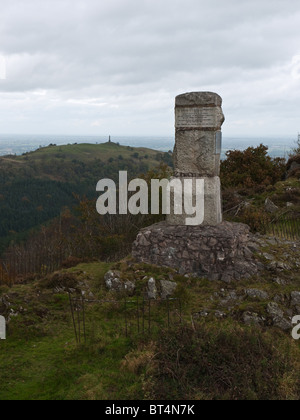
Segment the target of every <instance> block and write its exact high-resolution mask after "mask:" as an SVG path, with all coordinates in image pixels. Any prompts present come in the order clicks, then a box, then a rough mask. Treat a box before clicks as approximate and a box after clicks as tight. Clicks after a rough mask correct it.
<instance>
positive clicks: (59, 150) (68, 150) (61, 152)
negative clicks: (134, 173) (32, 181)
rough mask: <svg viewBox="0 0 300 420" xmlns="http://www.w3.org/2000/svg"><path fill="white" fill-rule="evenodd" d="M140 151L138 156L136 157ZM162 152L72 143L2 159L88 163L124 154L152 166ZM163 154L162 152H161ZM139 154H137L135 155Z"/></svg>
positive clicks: (109, 145) (18, 161)
mask: <svg viewBox="0 0 300 420" xmlns="http://www.w3.org/2000/svg"><path fill="white" fill-rule="evenodd" d="M136 153H138V157H134V156H133V155H135V154H136ZM157 153H161V152H158V151H155V150H152V149H148V148H145V147H138V148H133V147H128V146H120V145H117V144H116V143H103V144H89V143H84V144H70V145H65V146H51V147H49V146H48V147H43V148H41V149H38V150H36V151H34V152H30V153H27V154H25V155H23V156H16V157H15V158H11V157H9V158H6V157H2V158H1V159H2V160H3V162H4V163H5V161H7V162H10V163H14V162H15V163H16V164H20V163H25V162H26V161H27V160H28V159H29V160H32V161H45V162H46V161H49V160H51V159H64V160H65V162H72V161H73V160H74V159H75V160H80V161H81V162H85V163H88V162H89V161H91V160H95V159H101V161H102V162H107V161H108V160H109V159H110V158H113V159H118V158H119V156H122V157H123V159H131V158H133V159H134V160H136V159H146V160H147V162H148V163H149V164H150V166H151V165H152V166H157V161H156V156H157ZM161 154H162V153H161ZM135 156H137V155H135Z"/></svg>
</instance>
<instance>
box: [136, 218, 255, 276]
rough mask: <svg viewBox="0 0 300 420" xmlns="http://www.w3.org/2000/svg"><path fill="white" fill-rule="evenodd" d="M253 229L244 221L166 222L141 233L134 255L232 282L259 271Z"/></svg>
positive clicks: (180, 269)
mask: <svg viewBox="0 0 300 420" xmlns="http://www.w3.org/2000/svg"><path fill="white" fill-rule="evenodd" d="M249 232H250V229H249V227H248V226H247V225H244V224H240V223H229V222H223V223H221V224H219V225H217V226H171V225H168V224H166V223H165V222H163V223H159V224H156V225H153V226H150V227H148V228H145V229H143V230H142V231H141V232H140V233H139V235H138V237H137V239H136V241H135V242H134V245H133V252H132V255H133V258H134V259H135V260H136V261H138V262H143V263H146V264H154V265H158V266H164V267H171V268H173V269H176V270H178V271H179V273H181V274H188V273H193V274H196V275H197V276H199V277H205V278H208V279H210V280H222V281H225V282H230V281H232V280H240V279H242V278H247V277H250V276H252V275H254V274H257V272H258V268H257V265H256V264H255V261H254V258H253V255H252V252H251V251H250V250H249V249H248V247H247V244H248V242H249Z"/></svg>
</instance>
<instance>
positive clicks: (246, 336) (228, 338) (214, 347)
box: [146, 323, 300, 400]
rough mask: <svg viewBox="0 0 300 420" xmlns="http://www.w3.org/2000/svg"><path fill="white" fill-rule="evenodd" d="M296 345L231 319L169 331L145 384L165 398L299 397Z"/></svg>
mask: <svg viewBox="0 0 300 420" xmlns="http://www.w3.org/2000/svg"><path fill="white" fill-rule="evenodd" d="M282 343H284V344H282ZM292 345H293V343H291V342H290V341H288V340H287V339H286V337H283V335H281V334H280V335H277V336H274V337H273V336H272V334H271V333H264V332H262V331H261V330H259V329H257V328H254V327H252V328H243V327H241V326H239V325H237V324H236V325H235V324H232V323H231V324H229V323H228V324H226V323H222V325H215V326H208V325H206V324H201V327H199V329H197V330H196V331H195V330H194V329H192V328H191V327H189V326H185V327H183V328H179V329H177V330H174V331H169V332H168V331H165V332H164V334H161V335H160V338H159V339H158V343H157V349H156V352H157V355H156V357H155V360H153V363H154V362H155V364H156V369H155V372H154V373H152V375H151V376H150V377H149V381H148V387H147V384H146V389H147V391H148V392H149V394H150V395H151V397H152V398H154V399H160V400H167V399H182V398H184V399H230V400H236V399H241V400H276V399H298V398H299V397H300V388H299V378H298V375H297V374H296V371H295V369H297V366H295V365H294V360H293V356H292V348H291V347H292Z"/></svg>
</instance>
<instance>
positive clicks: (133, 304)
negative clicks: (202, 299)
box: [69, 293, 182, 344]
mask: <svg viewBox="0 0 300 420" xmlns="http://www.w3.org/2000/svg"><path fill="white" fill-rule="evenodd" d="M69 304H70V312H71V318H72V323H73V328H74V335H75V340H76V343H77V344H81V343H86V342H87V340H89V339H92V338H93V337H94V336H95V331H94V325H93V324H94V323H93V322H92V320H91V317H92V316H93V314H94V312H93V311H90V310H89V309H90V307H91V306H97V309H98V310H102V311H103V313H107V312H108V311H109V309H110V308H111V306H112V305H113V306H114V308H113V313H114V314H116V312H117V314H118V316H117V317H114V318H115V319H118V320H120V319H121V322H116V323H115V324H114V329H115V333H118V335H123V336H125V337H129V336H133V335H136V334H141V335H145V334H147V335H150V334H151V333H153V332H155V331H156V332H158V331H160V329H161V328H163V327H167V328H170V327H171V326H172V325H175V324H181V323H182V302H181V299H179V298H167V299H165V300H151V299H145V298H139V297H136V298H132V299H128V298H126V297H125V298H124V299H121V300H96V299H86V298H85V297H84V296H83V295H81V296H76V297H73V296H72V295H71V293H69Z"/></svg>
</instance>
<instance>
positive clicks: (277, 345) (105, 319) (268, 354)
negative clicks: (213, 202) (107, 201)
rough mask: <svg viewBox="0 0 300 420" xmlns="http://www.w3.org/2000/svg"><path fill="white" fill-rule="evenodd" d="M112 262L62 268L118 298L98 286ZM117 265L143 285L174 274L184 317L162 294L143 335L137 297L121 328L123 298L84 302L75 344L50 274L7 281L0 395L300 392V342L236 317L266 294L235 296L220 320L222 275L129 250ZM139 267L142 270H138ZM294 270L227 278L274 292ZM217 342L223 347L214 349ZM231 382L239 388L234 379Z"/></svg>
mask: <svg viewBox="0 0 300 420" xmlns="http://www.w3.org/2000/svg"><path fill="white" fill-rule="evenodd" d="M110 268H113V266H112V265H111V264H107V263H100V262H95V263H87V264H80V265H78V266H77V267H74V268H71V269H68V270H62V271H61V272H60V273H59V276H61V278H62V279H64V278H68V281H70V277H67V276H66V275H68V276H74V279H76V281H77V283H78V287H79V288H83V289H84V290H85V291H86V292H87V293H88V292H89V293H90V292H91V293H93V298H94V299H106V300H115V299H118V296H116V295H114V294H111V292H107V290H106V288H105V286H104V279H103V277H104V274H105V273H106V272H107V271H108V270H109V269H110ZM116 268H119V269H122V271H123V273H124V276H125V277H126V272H127V274H129V273H130V272H131V275H133V276H134V275H135V276H137V277H138V279H137V280H138V281H139V282H140V285H139V287H140V293H141V294H142V290H143V287H144V286H145V282H144V284H143V283H142V281H141V278H142V277H144V276H153V277H154V278H156V279H158V278H161V279H169V278H170V277H172V276H173V279H174V280H175V281H176V282H177V283H178V287H177V291H176V292H175V295H176V296H178V297H179V296H180V297H181V298H182V300H183V305H182V307H183V317H182V318H183V319H182V324H180V325H179V322H178V308H176V304H174V305H173V306H172V305H171V326H170V329H168V328H167V323H166V303H165V304H164V305H161V304H156V303H153V304H152V316H153V317H154V318H155V321H154V320H153V321H152V324H151V334H150V335H148V334H145V336H143V335H141V334H138V333H137V320H136V317H135V312H134V311H135V309H136V306H135V304H134V303H133V304H128V308H131V315H130V313H129V312H130V311H129V312H128V332H129V334H128V337H126V336H125V323H124V300H123V298H122V297H121V301H120V303H119V304H113V303H106V304H102V305H99V304H92V303H91V304H87V305H86V321H87V342H86V344H84V343H82V344H81V345H77V344H76V341H75V336H74V330H73V324H72V318H71V313H70V308H69V301H68V295H67V293H66V292H64V291H63V290H59V289H55V290H54V288H53V281H52V280H51V276H50V277H49V278H48V279H42V280H40V281H35V282H32V283H29V284H21V285H15V286H14V287H13V288H11V289H9V288H8V287H5V286H3V287H1V288H0V297H1V296H6V298H7V299H9V301H10V302H11V308H12V309H13V310H14V311H15V313H19V315H18V316H16V317H12V320H11V322H10V324H9V329H8V334H7V340H6V341H0V381H1V388H0V400H97V399H104V400H108V399H109V400H124V399H126V400H133V399H151V398H154V399H172V398H179V399H180V398H190V399H231V398H232V399H234V398H237V399H243V398H244V399H251V398H253V399H261V398H262V397H266V398H267V397H268V392H269V397H270V399H272V398H273V399H274V398H278V399H279V398H283V399H299V397H300V390H299V387H298V382H297V378H298V374H297V369H298V371H299V362H300V346H299V343H297V342H294V341H293V340H292V339H291V337H290V336H289V335H288V334H285V333H281V332H280V331H278V330H276V329H273V328H270V329H267V330H259V329H254V328H253V327H247V326H245V325H242V324H241V323H240V321H239V316H238V314H239V312H240V311H245V310H250V311H254V312H256V313H263V312H264V311H265V307H266V305H267V303H268V301H262V302H256V301H253V300H252V299H246V300H243V301H242V302H238V303H237V306H236V310H235V314H236V319H234V318H233V317H232V315H230V314H229V312H228V310H227V309H226V308H224V311H225V312H226V313H228V317H227V318H226V319H225V320H220V319H217V318H216V317H215V316H214V311H215V310H216V309H217V308H218V309H220V307H219V304H218V302H217V300H218V298H217V296H219V295H220V293H221V290H222V288H224V284H221V283H218V282H209V281H208V280H205V279H196V278H190V279H187V278H185V277H184V276H179V275H176V273H174V272H173V271H172V270H169V269H167V268H158V267H154V266H149V265H144V264H138V265H134V266H131V264H128V263H127V262H126V260H124V261H122V262H120V263H119V264H117V265H116ZM137 271H139V275H137V274H134V273H136V272H137ZM139 276H140V277H139ZM290 277H291V275H290ZM290 280H291V278H290ZM299 280H300V277H299V274H297V273H296V272H295V273H294V274H293V282H292V284H289V285H287V286H278V285H276V284H274V283H272V282H270V279H269V278H260V279H258V278H253V279H250V280H247V281H246V280H245V281H243V282H240V283H237V284H232V285H230V286H229V287H228V286H226V288H227V290H231V289H234V290H236V292H237V294H239V293H241V292H242V291H243V290H244V288H258V289H261V290H265V291H267V292H268V293H269V295H270V298H271V299H272V298H273V297H274V296H275V295H276V294H277V293H279V292H280V293H282V294H285V293H290V292H291V291H292V290H297V289H296V287H297V285H299ZM62 285H63V282H62V283H61V286H62ZM74 287H75V288H76V287H77V286H76V285H75V286H74ZM91 299H92V298H91ZM136 299H137V298H136V297H132V298H128V300H130V301H132V302H136ZM0 302H1V300H0ZM130 305H131V306H130ZM203 309H206V310H208V311H209V313H210V315H209V316H208V317H207V318H205V319H204V318H203V319H198V320H197V319H196V320H195V323H194V324H193V325H194V328H196V330H194V329H193V325H192V324H191V317H190V315H191V313H195V312H200V311H201V310H203ZM176 311H177V312H176ZM147 328H148V325H147V318H146V326H145V329H146V331H147ZM272 340H273V342H272ZM257 343H258V344H257ZM220 346H222V352H218V348H220ZM259 348H261V349H263V350H262V354H259V353H258V352H257V351H258V350H257V349H259ZM245 349H247V351H246V350H245ZM245 351H246V353H247V354H246V353H245ZM178 357H179V359H178ZM176 360H177V362H176ZM178 363H179V365H178ZM228 372H230V375H229V376H228ZM245 375H247V380H245ZM226 378H227V379H226ZM257 381H258V382H257ZM259 381H260V382H259ZM234 382H236V386H238V387H240V388H239V389H236V388H234V389H233V388H232V386H231V385H232V384H233V383H234ZM224 383H225V385H224ZM226 384H229V385H230V386H226ZM255 384H256V385H255ZM258 384H259V386H258Z"/></svg>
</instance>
